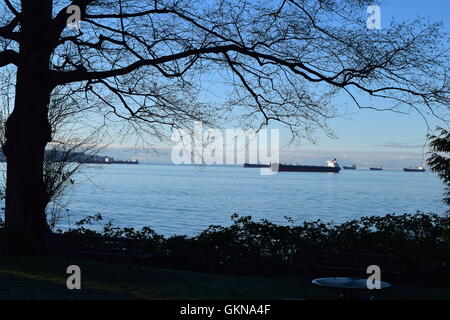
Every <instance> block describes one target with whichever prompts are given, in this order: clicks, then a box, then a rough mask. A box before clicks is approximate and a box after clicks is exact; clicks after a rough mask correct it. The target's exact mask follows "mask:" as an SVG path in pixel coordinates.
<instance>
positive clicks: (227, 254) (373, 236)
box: [67, 212, 450, 274]
mask: <svg viewBox="0 0 450 320" xmlns="http://www.w3.org/2000/svg"><path fill="white" fill-rule="evenodd" d="M232 220H233V224H232V225H231V226H229V227H222V226H210V227H209V228H208V229H206V230H205V231H203V232H201V233H200V234H198V235H197V236H195V237H187V236H172V237H169V238H166V237H164V236H161V235H158V234H157V233H155V231H153V230H152V229H150V228H148V227H144V228H142V229H140V230H135V229H133V228H119V227H114V226H112V225H111V223H107V224H106V225H104V226H102V230H101V231H94V230H92V229H89V228H86V227H87V226H88V225H91V224H92V223H94V222H96V223H101V221H102V217H101V215H96V216H93V217H88V218H86V219H83V220H82V221H80V222H78V224H77V228H75V229H71V230H69V231H67V233H71V234H78V235H80V236H82V235H102V236H107V237H125V238H131V239H141V240H144V243H145V248H146V251H148V252H152V253H153V254H154V259H153V260H154V263H155V264H157V265H160V266H164V267H171V268H182V269H191V270H197V271H210V272H225V273H251V274H271V273H272V274H273V273H275V272H280V271H284V272H295V270H296V268H297V266H296V265H295V264H296V262H295V259H294V257H295V252H296V249H313V250H327V251H340V252H355V253H370V254H383V255H395V256H400V257H401V260H402V263H403V265H404V267H405V268H406V269H408V270H410V271H414V272H416V271H418V270H425V269H426V270H427V271H433V272H444V271H445V270H447V269H448V267H449V266H450V232H449V231H450V217H448V216H439V215H436V214H426V213H422V212H418V213H417V214H403V215H393V214H389V215H386V216H383V217H364V218H360V219H357V220H352V221H349V222H346V223H343V224H341V225H333V224H330V223H324V222H322V221H320V220H317V221H312V222H304V223H303V224H301V225H294V224H293V220H290V219H288V222H289V224H288V225H286V226H283V225H276V224H273V223H271V222H269V221H267V220H261V221H260V222H256V221H253V220H252V219H251V217H239V216H238V215H236V214H235V215H233V216H232Z"/></svg>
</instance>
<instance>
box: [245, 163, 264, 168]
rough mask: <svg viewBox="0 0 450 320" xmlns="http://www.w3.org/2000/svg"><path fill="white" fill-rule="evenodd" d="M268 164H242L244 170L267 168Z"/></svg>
mask: <svg viewBox="0 0 450 320" xmlns="http://www.w3.org/2000/svg"><path fill="white" fill-rule="evenodd" d="M269 167H270V165H269V164H253V163H244V168H269Z"/></svg>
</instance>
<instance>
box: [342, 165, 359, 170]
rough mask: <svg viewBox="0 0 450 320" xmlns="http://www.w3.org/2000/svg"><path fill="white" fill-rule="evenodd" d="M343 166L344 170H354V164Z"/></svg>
mask: <svg viewBox="0 0 450 320" xmlns="http://www.w3.org/2000/svg"><path fill="white" fill-rule="evenodd" d="M343 168H344V169H345V170H356V165H351V166H343Z"/></svg>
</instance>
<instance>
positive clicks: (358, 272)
mask: <svg viewBox="0 0 450 320" xmlns="http://www.w3.org/2000/svg"><path fill="white" fill-rule="evenodd" d="M295 260H296V261H295V262H296V265H298V266H300V267H301V268H303V269H306V271H307V272H308V273H309V274H320V275H323V276H325V275H328V276H356V277H367V267H368V266H370V265H377V266H379V267H380V270H381V274H382V276H383V277H386V278H388V279H399V277H400V276H401V275H402V274H403V272H402V267H401V260H400V257H398V256H388V255H380V254H368V253H356V252H341V251H326V250H304V249H297V251H296V255H295Z"/></svg>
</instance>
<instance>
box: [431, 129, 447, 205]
mask: <svg viewBox="0 0 450 320" xmlns="http://www.w3.org/2000/svg"><path fill="white" fill-rule="evenodd" d="M437 130H438V131H440V133H439V134H438V135H430V137H429V140H430V149H431V151H430V153H431V155H430V157H429V158H428V160H427V162H428V165H429V166H430V168H431V170H433V171H434V172H437V174H438V176H439V178H441V179H442V181H443V182H444V183H445V184H446V185H447V187H446V189H445V192H444V198H443V201H444V202H445V203H446V204H448V205H450V157H448V154H449V153H450V132H448V131H447V130H445V129H443V128H437Z"/></svg>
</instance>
